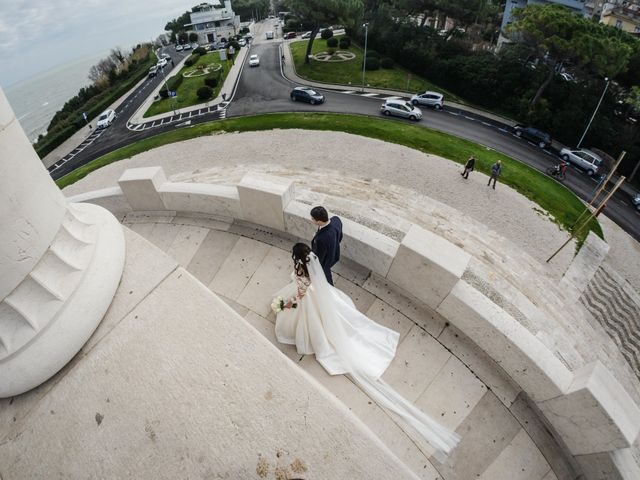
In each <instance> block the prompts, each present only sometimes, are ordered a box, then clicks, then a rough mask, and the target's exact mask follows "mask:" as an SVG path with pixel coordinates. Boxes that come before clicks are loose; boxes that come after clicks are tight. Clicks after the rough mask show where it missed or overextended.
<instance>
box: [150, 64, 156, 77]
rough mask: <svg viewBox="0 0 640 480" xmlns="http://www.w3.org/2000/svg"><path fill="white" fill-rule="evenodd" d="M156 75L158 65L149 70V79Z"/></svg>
mask: <svg viewBox="0 0 640 480" xmlns="http://www.w3.org/2000/svg"><path fill="white" fill-rule="evenodd" d="M157 74H158V65H154V66H153V67H151V68H150V69H149V78H151V77H155V76H156V75H157Z"/></svg>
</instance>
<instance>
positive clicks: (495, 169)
mask: <svg viewBox="0 0 640 480" xmlns="http://www.w3.org/2000/svg"><path fill="white" fill-rule="evenodd" d="M501 173H502V162H501V161H500V160H498V161H497V162H496V163H494V164H493V165H491V176H490V177H489V183H487V187H488V186H489V185H491V180H493V189H494V190H495V189H496V181H497V180H498V177H499V176H500V174H501Z"/></svg>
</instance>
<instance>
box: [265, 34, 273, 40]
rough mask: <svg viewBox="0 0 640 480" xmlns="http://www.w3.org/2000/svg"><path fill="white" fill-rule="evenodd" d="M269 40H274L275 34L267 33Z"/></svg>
mask: <svg viewBox="0 0 640 480" xmlns="http://www.w3.org/2000/svg"><path fill="white" fill-rule="evenodd" d="M264 35H265V37H267V40H273V32H267V33H265V34H264Z"/></svg>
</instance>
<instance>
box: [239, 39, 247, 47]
mask: <svg viewBox="0 0 640 480" xmlns="http://www.w3.org/2000/svg"><path fill="white" fill-rule="evenodd" d="M238 45H240V46H241V47H246V46H247V41H246V40H245V39H244V38H241V39H240V40H238Z"/></svg>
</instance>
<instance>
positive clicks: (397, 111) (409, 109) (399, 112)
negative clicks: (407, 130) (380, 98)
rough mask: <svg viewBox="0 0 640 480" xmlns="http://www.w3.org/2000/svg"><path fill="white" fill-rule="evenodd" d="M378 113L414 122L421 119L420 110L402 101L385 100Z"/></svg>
mask: <svg viewBox="0 0 640 480" xmlns="http://www.w3.org/2000/svg"><path fill="white" fill-rule="evenodd" d="M380 111H381V112H382V113H383V114H384V115H387V116H389V115H394V116H396V117H403V118H408V119H409V120H414V121H416V122H417V121H418V120H420V119H422V110H420V109H419V108H418V107H415V106H413V105H412V104H411V103H410V102H406V101H404V100H386V101H385V102H384V103H383V104H382V106H381V107H380Z"/></svg>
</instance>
